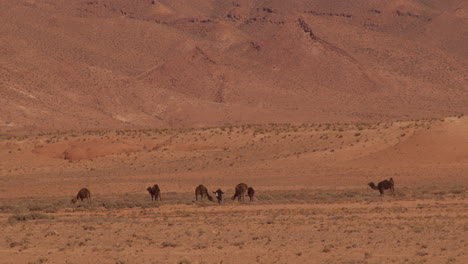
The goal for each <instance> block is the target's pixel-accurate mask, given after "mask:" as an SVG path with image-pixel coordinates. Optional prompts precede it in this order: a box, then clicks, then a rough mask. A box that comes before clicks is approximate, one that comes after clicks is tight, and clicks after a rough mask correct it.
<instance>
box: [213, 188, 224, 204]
mask: <svg viewBox="0 0 468 264" xmlns="http://www.w3.org/2000/svg"><path fill="white" fill-rule="evenodd" d="M213 193H214V194H215V195H216V198H218V203H219V204H221V202H222V201H223V194H224V192H223V191H221V189H218V190H217V191H216V192H213Z"/></svg>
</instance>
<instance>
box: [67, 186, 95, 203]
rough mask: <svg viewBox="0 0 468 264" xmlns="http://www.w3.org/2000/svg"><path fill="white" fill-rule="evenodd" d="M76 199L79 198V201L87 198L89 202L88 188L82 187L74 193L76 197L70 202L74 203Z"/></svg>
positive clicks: (89, 193)
mask: <svg viewBox="0 0 468 264" xmlns="http://www.w3.org/2000/svg"><path fill="white" fill-rule="evenodd" d="M78 199H79V200H81V202H83V200H84V199H88V203H90V202H91V192H90V191H89V190H88V188H82V189H81V190H80V191H79V192H78V194H77V195H76V198H73V199H71V203H72V204H74V203H76V202H77V201H78Z"/></svg>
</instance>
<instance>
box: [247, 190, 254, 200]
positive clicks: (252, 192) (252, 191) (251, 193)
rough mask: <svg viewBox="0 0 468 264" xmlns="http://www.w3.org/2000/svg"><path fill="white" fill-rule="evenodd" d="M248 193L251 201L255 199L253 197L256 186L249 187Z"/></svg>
mask: <svg viewBox="0 0 468 264" xmlns="http://www.w3.org/2000/svg"><path fill="white" fill-rule="evenodd" d="M247 194H248V195H249V198H250V201H251V202H252V201H253V198H254V195H255V190H254V188H252V187H249V189H247Z"/></svg>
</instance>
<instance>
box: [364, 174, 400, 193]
mask: <svg viewBox="0 0 468 264" xmlns="http://www.w3.org/2000/svg"><path fill="white" fill-rule="evenodd" d="M368 185H369V186H370V187H371V188H372V189H374V190H378V191H379V192H380V195H382V196H383V195H384V191H385V190H390V192H391V193H392V194H393V195H395V182H394V181H393V179H392V178H390V179H389V180H388V181H387V180H383V181H381V182H379V184H377V186H375V184H374V183H373V182H369V183H368Z"/></svg>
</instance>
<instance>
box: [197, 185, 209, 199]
mask: <svg viewBox="0 0 468 264" xmlns="http://www.w3.org/2000/svg"><path fill="white" fill-rule="evenodd" d="M199 195H200V199H203V197H205V196H206V197H208V200H210V201H213V197H211V195H210V194H209V193H208V189H207V188H206V187H205V186H204V185H203V184H200V185H198V187H197V188H196V189H195V200H197V201H198V196H199Z"/></svg>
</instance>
